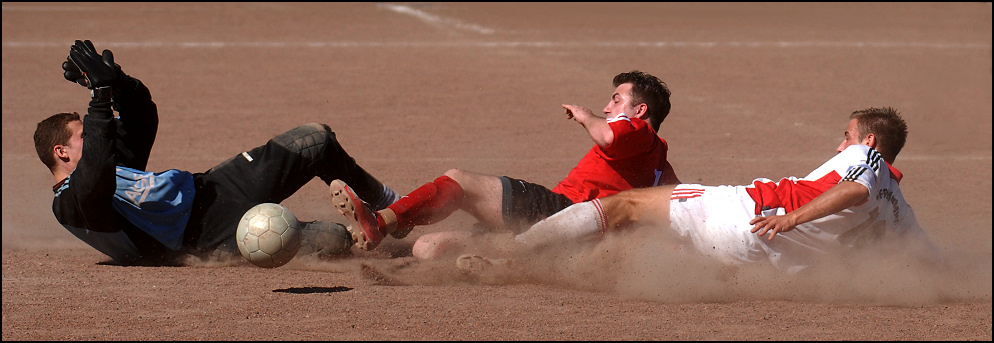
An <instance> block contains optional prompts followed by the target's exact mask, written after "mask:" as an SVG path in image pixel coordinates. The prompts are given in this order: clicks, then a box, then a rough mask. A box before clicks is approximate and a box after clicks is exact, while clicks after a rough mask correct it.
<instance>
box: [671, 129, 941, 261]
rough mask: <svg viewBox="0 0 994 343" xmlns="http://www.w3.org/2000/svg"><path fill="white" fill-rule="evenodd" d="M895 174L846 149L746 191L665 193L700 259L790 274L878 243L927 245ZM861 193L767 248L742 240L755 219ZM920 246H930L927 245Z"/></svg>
mask: <svg viewBox="0 0 994 343" xmlns="http://www.w3.org/2000/svg"><path fill="white" fill-rule="evenodd" d="M900 179H901V174H900V172H899V171H897V169H894V168H893V167H892V166H890V165H888V164H887V163H886V162H884V160H883V158H882V157H881V156H880V154H879V153H878V152H877V151H876V150H874V149H872V148H870V147H868V146H865V145H852V146H850V147H848V148H846V149H845V150H844V151H842V152H841V153H839V154H838V155H836V156H835V157H833V158H832V159H830V160H828V161H827V162H825V163H824V164H822V165H821V166H820V167H818V168H817V169H815V170H814V171H812V172H811V173H810V174H808V175H807V176H805V177H803V178H800V179H798V178H796V177H788V178H784V179H781V180H780V182H779V183H777V182H773V181H772V180H769V179H756V180H754V182H753V184H752V185H750V186H719V187H706V186H699V185H680V186H678V187H677V188H676V189H675V190H674V191H673V196H672V198H671V201H670V216H671V220H672V221H673V224H674V225H673V226H674V229H676V230H677V232H678V233H680V234H681V235H683V236H685V237H690V238H691V239H693V240H694V244H695V246H697V247H698V248H699V249H700V250H701V251H702V252H705V253H707V254H709V255H714V256H716V257H718V258H719V259H721V260H724V261H726V262H756V261H759V260H765V259H768V260H769V261H770V262H772V263H773V264H774V265H775V266H776V267H778V268H780V269H784V270H787V271H789V272H796V271H800V270H802V269H805V268H807V267H810V266H812V265H814V264H817V263H818V261H819V259H821V258H824V257H832V256H842V255H841V254H843V253H845V252H846V250H850V249H854V248H858V247H860V246H863V245H866V244H873V243H875V242H879V241H890V240H897V239H904V238H912V239H915V240H919V241H922V239H924V241H926V242H927V237H926V236H925V234H924V232H923V231H922V229H921V227H919V225H918V222H917V220H916V219H915V215H914V212H913V211H912V209H911V207H910V206H908V203H907V202H905V200H904V196H903V195H902V194H901V189H900V188H899V187H898V182H899V181H900ZM848 181H852V182H856V183H859V184H860V185H863V186H864V187H866V188H867V190H868V191H869V193H868V194H869V197H868V199H867V201H866V202H864V203H862V204H859V205H856V206H852V207H850V208H847V209H845V210H842V211H841V212H838V213H835V214H831V215H828V216H825V217H822V218H819V219H816V220H812V221H810V222H807V223H803V224H800V225H798V226H797V228H796V229H795V230H792V231H789V232H786V233H781V234H778V235H777V237H776V238H774V239H773V240H772V241H770V240H767V239H766V237H765V236H763V237H760V236H758V235H756V234H755V233H751V232H749V230H750V229H752V225H750V224H749V220H750V219H751V218H753V217H755V216H757V215H762V216H769V215H775V214H781V215H782V214H785V213H788V212H791V211H793V210H796V209H797V208H799V207H801V206H803V205H804V204H807V203H808V202H810V201H811V200H812V199H814V198H815V197H817V196H818V195H821V194H822V193H824V192H825V191H826V190H828V189H829V188H831V187H832V186H835V185H836V184H838V183H839V182H848ZM928 246H931V244H930V243H929V244H928Z"/></svg>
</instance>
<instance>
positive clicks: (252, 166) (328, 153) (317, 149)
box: [184, 124, 384, 255]
mask: <svg viewBox="0 0 994 343" xmlns="http://www.w3.org/2000/svg"><path fill="white" fill-rule="evenodd" d="M314 177H319V178H321V180H323V181H324V182H325V183H326V184H327V183H330V182H331V181H333V180H335V179H341V180H342V181H345V182H346V183H347V184H348V185H349V186H350V187H352V189H353V190H355V191H356V193H357V195H359V197H360V198H362V199H368V200H367V202H375V201H379V199H380V198H381V197H383V189H384V187H383V184H382V183H380V181H378V180H377V179H376V178H374V177H373V176H372V175H370V174H369V173H367V172H366V171H365V170H363V169H362V167H360V166H359V165H357V164H356V163H355V159H353V158H352V157H351V156H349V154H348V153H346V152H345V150H344V149H342V146H341V145H340V144H339V143H338V140H337V139H335V133H334V132H332V131H331V128H329V127H328V126H327V125H324V124H305V125H301V126H298V127H296V128H294V129H292V130H290V131H287V132H285V133H283V134H280V135H279V136H276V137H274V138H273V139H271V140H269V142H267V143H266V144H265V145H262V146H260V147H257V148H255V149H252V150H249V151H247V152H244V153H241V154H239V155H236V156H235V157H232V158H231V159H229V160H227V161H224V162H222V163H221V164H219V165H217V166H215V167H214V168H211V169H210V170H208V171H206V172H204V173H198V174H195V175H194V180H195V184H196V192H197V193H196V197H195V199H194V209H193V214H192V216H191V218H190V223H189V224H187V231H186V232H187V233H186V235H185V236H184V241H185V243H186V244H185V245H186V246H188V247H191V246H195V247H196V250H198V251H197V252H194V253H199V254H201V255H202V254H204V253H211V252H212V251H213V250H215V249H220V250H225V251H234V252H237V248H236V245H235V240H234V237H235V231H236V229H237V227H238V221H239V220H241V217H242V214H244V213H245V211H247V210H248V209H249V208H251V207H252V206H255V205H257V204H260V203H264V202H271V203H280V202H282V201H283V200H284V199H286V198H288V197H290V196H291V195H293V194H294V193H295V192H297V190H299V189H300V188H301V187H303V186H304V185H305V184H307V183H308V182H310V181H311V180H312V179H314ZM329 206H330V205H329ZM329 209H330V207H329ZM305 224H306V223H305ZM315 227H328V228H329V229H334V230H338V229H342V228H340V225H337V224H333V225H320V226H311V228H315ZM342 230H344V229H342ZM304 231H305V239H304V242H305V243H306V242H307V241H308V237H307V236H306V235H307V232H309V230H304ZM305 249H306V248H305ZM311 249H314V250H318V251H320V250H321V248H320V247H311Z"/></svg>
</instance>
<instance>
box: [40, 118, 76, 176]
mask: <svg viewBox="0 0 994 343" xmlns="http://www.w3.org/2000/svg"><path fill="white" fill-rule="evenodd" d="M79 120H81V119H80V118H79V113H76V112H73V113H58V114H54V115H52V116H51V117H48V118H45V120H42V121H41V122H39V123H38V127H37V128H36V129H35V136H34V138H35V152H37V153H38V158H39V159H41V162H42V163H44V164H45V166H46V167H48V169H49V170H52V168H54V167H55V156H54V155H52V148H54V147H55V146H56V145H66V144H69V139H70V138H72V130H70V129H69V123H71V122H74V121H79Z"/></svg>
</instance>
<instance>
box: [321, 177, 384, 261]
mask: <svg viewBox="0 0 994 343" xmlns="http://www.w3.org/2000/svg"><path fill="white" fill-rule="evenodd" d="M330 188H331V203H332V205H334V206H335V207H336V208H338V212H339V213H341V214H342V215H343V216H345V218H347V219H348V220H349V225H348V226H346V227H345V228H346V229H348V230H349V233H351V234H352V240H353V241H355V245H356V246H358V247H359V249H362V250H366V251H369V250H373V249H375V248H376V246H377V245H380V242H381V241H383V233H382V232H380V225H379V224H378V223H377V222H376V213H374V212H373V211H372V210H370V209H369V206H367V205H366V203H365V202H363V201H362V199H359V197H358V196H357V195H356V194H355V192H353V191H352V188H351V187H349V185H346V184H345V182H343V181H342V180H335V181H332V182H331V186H330Z"/></svg>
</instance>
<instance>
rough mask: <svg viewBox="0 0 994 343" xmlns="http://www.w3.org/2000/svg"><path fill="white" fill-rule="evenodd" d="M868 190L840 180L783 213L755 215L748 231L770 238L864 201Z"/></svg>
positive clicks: (856, 184) (854, 183) (859, 185)
mask: <svg viewBox="0 0 994 343" xmlns="http://www.w3.org/2000/svg"><path fill="white" fill-rule="evenodd" d="M869 195H870V191H869V190H868V189H866V186H863V185H861V184H859V183H856V182H853V181H842V182H840V183H839V184H837V185H835V186H832V188H829V189H828V190H827V191H825V193H822V194H821V195H819V196H817V197H815V198H814V199H812V200H811V202H809V203H807V204H805V205H804V206H801V207H799V208H798V209H797V210H794V211H793V212H790V213H787V214H785V215H777V216H769V217H756V218H753V219H752V220H750V221H749V224H751V225H753V227H752V230H749V231H750V232H753V233H757V232H758V234H759V235H760V236H762V235H765V234H766V233H767V232H769V233H770V236H769V238H768V239H770V240H772V239H773V237H774V236H776V234H777V233H781V232H787V231H790V230H793V229H795V228H797V225H800V224H803V223H807V222H809V221H812V220H815V219H818V218H821V217H824V216H827V215H830V214H833V213H837V212H839V211H842V210H844V209H847V208H849V207H852V206H856V205H859V204H861V203H863V202H864V201H866V198H867V197H868V196H869Z"/></svg>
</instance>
